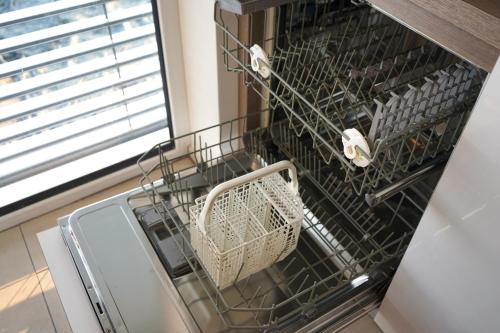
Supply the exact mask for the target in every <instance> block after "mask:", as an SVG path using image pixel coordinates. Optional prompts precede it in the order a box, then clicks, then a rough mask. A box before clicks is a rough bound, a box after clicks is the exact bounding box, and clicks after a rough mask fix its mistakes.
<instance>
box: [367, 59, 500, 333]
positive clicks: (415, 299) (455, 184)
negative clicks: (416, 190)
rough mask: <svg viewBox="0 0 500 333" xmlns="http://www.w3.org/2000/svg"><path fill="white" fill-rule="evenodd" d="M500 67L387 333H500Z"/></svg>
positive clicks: (387, 302)
mask: <svg viewBox="0 0 500 333" xmlns="http://www.w3.org/2000/svg"><path fill="white" fill-rule="evenodd" d="M499 91H500V60H499V61H497V64H496V66H495V68H494V69H493V72H492V73H491V75H490V77H489V79H488V81H487V82H486V84H485V86H484V88H483V91H482V92H481V95H480V96H479V99H478V101H477V103H476V105H475V107H474V110H473V112H472V114H471V116H470V119H469V122H468V123H467V125H466V127H465V129H464V131H463V133H462V136H461V138H460V140H459V142H458V144H457V146H456V148H455V150H454V151H453V154H452V156H451V158H450V160H449V162H448V165H447V166H446V169H445V171H444V173H443V176H442V177H441V179H440V181H439V183H438V185H437V187H436V190H435V192H434V194H433V196H432V198H431V201H430V203H429V205H428V207H427V209H426V211H425V213H424V215H423V217H422V220H421V221H420V224H419V226H418V228H417V231H416V233H415V236H414V237H413V239H412V241H411V243H410V247H409V248H408V250H407V252H406V253H405V256H404V258H403V260H402V262H401V265H400V266H399V268H398V270H397V272H396V275H395V277H394V279H393V281H392V283H391V286H390V287H389V290H388V292H387V294H386V297H385V299H384V301H383V303H382V306H381V308H380V310H379V313H378V314H377V316H376V318H375V320H376V322H377V324H379V326H380V327H381V328H382V329H383V330H384V331H385V332H386V333H389V332H408V333H411V332H426V333H433V332H439V333H447V332H449V333H460V332H464V333H465V332H478V333H481V332H485V333H486V332H500V316H499V314H498V311H499V309H500V288H499V286H498V281H500V255H499V254H500V242H499V238H498V235H500V176H499V170H500V140H498V124H500V109H499V106H500V94H498V92H499Z"/></svg>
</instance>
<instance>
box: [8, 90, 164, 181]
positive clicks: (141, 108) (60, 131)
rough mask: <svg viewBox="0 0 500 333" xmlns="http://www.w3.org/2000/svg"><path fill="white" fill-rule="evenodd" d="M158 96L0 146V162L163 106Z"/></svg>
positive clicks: (161, 99) (162, 101)
mask: <svg viewBox="0 0 500 333" xmlns="http://www.w3.org/2000/svg"><path fill="white" fill-rule="evenodd" d="M158 97H160V96H151V97H150V98H146V99H144V100H142V101H140V104H139V105H136V106H135V108H133V107H131V106H129V107H128V108H125V107H123V106H120V107H118V108H114V109H112V110H110V111H108V112H102V113H99V114H96V115H93V116H90V117H87V118H85V119H83V120H81V121H80V122H75V123H68V124H67V125H66V126H61V127H58V128H56V129H53V130H52V131H46V132H43V133H41V134H38V135H36V136H33V137H28V138H26V139H24V140H21V142H19V143H18V144H16V145H4V146H3V147H2V146H0V163H3V162H5V161H8V160H12V159H15V158H18V157H19V156H23V155H27V154H29V153H33V152H36V151H38V150H40V149H43V148H47V147H50V146H53V145H56V144H59V143H61V142H63V141H67V140H69V139H71V138H74V137H78V136H81V135H82V134H85V133H89V132H92V131H94V130H96V129H99V128H103V127H106V126H108V125H111V124H114V123H115V122H120V121H122V120H125V119H127V118H129V117H130V118H133V117H137V115H139V114H142V113H144V112H146V111H149V110H151V109H154V108H158V107H161V106H164V104H165V102H164V100H163V96H161V98H158ZM4 168H5V166H4ZM0 172H1V171H0Z"/></svg>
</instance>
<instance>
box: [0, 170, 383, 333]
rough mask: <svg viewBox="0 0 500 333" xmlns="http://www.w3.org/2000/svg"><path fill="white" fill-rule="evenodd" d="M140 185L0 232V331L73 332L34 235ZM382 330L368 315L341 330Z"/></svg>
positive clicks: (121, 188) (119, 188)
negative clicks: (57, 221) (70, 214)
mask: <svg viewBox="0 0 500 333" xmlns="http://www.w3.org/2000/svg"><path fill="white" fill-rule="evenodd" d="M138 185H139V179H138V178H134V179H131V180H128V181H126V182H123V183H121V184H118V185H116V186H114V187H111V188H109V189H107V190H105V191H102V192H100V193H98V194H95V195H92V196H90V197H87V198H84V199H82V200H79V201H77V202H74V203H72V204H70V205H67V206H64V207H62V208H60V209H57V210H55V211H52V212H50V213H47V214H44V215H42V216H40V217H37V218H35V219H33V220H30V221H27V222H25V223H23V224H21V225H20V226H16V227H14V228H11V229H8V230H6V231H3V232H0V333H67V332H69V333H70V332H71V328H70V326H69V323H68V321H67V318H66V315H65V313H64V309H63V307H62V305H61V302H60V300H59V296H58V294H57V291H56V289H55V288H54V284H53V281H52V277H51V275H50V272H49V270H48V268H47V263H46V262H45V259H44V257H43V253H42V250H41V248H40V244H39V243H38V239H37V237H36V234H37V233H38V232H40V231H42V230H45V229H48V228H51V227H53V226H55V225H56V219H57V218H58V217H60V216H63V215H66V214H69V213H71V212H72V211H74V210H75V209H77V208H79V207H83V206H86V205H88V204H90V203H92V202H96V201H99V200H102V199H104V198H107V197H109V196H112V195H115V194H118V193H121V192H124V191H126V190H129V189H132V188H134V187H137V186H138ZM380 332H381V331H380V330H379V329H378V328H377V326H376V325H375V323H374V322H373V320H372V319H371V318H370V317H368V316H366V317H364V318H362V319H361V320H359V321H357V322H356V323H354V324H353V325H351V326H350V327H348V328H347V329H345V330H344V331H343V332H342V333H380ZM89 333H91V332H89Z"/></svg>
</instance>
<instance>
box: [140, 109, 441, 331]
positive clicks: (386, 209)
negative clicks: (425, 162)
mask: <svg viewBox="0 0 500 333" xmlns="http://www.w3.org/2000/svg"><path fill="white" fill-rule="evenodd" d="M268 112H269V111H263V112H262V113H259V114H253V115H249V116H247V117H243V118H238V119H235V120H232V121H229V122H225V123H222V124H219V125H216V126H213V127H210V128H207V129H205V130H201V131H197V132H194V133H191V134H188V135H184V136H181V137H177V138H174V139H171V140H169V141H167V142H163V143H160V144H158V145H156V146H155V147H153V148H152V149H151V151H150V152H148V153H146V154H145V155H144V156H143V157H142V158H141V159H140V160H139V162H138V165H139V167H140V168H141V169H142V171H143V174H144V176H143V178H142V180H141V186H142V187H143V189H144V191H145V193H146V194H147V196H148V198H149V199H150V201H151V203H152V204H153V206H154V207H155V209H156V211H157V213H158V214H159V215H160V217H161V218H162V223H163V225H164V226H165V228H166V229H167V230H168V231H169V233H170V234H172V235H173V234H180V235H182V237H179V238H177V237H174V240H175V244H176V245H177V247H178V249H179V251H180V252H181V253H182V254H183V255H184V256H185V257H186V259H187V262H188V264H189V266H190V268H191V270H192V274H193V276H194V277H195V278H196V279H197V280H199V283H200V285H201V286H202V287H203V292H204V295H203V298H205V297H206V298H208V299H209V300H210V304H211V307H212V308H213V309H214V311H216V313H217V315H218V317H219V318H220V320H222V321H223V323H224V325H225V326H226V327H228V328H231V329H248V330H254V331H264V330H265V331H268V332H272V331H295V330H296V329H297V328H298V327H300V326H303V325H304V324H305V323H307V322H310V321H312V320H313V319H316V318H319V317H320V316H321V315H323V314H324V313H326V312H329V313H330V315H329V317H330V316H331V319H334V318H337V319H339V318H343V320H347V319H346V318H351V319H350V320H352V318H353V316H360V315H363V314H365V313H366V312H367V311H370V310H371V309H373V308H374V307H375V306H376V305H377V304H378V302H379V301H380V299H381V297H382V295H383V293H384V290H385V288H386V286H387V284H388V281H389V277H390V276H391V275H392V273H393V270H394V269H395V267H397V263H398V262H399V260H400V258H401V257H402V255H403V253H404V250H405V248H406V246H407V244H408V243H409V241H410V239H411V237H412V235H413V233H414V231H415V228H416V226H417V224H418V221H419V219H420V216H421V214H422V213H423V211H424V208H425V205H426V203H427V200H428V198H429V196H430V193H431V192H432V190H431V189H432V186H427V185H426V184H425V183H422V182H419V183H416V184H414V185H412V186H411V187H409V188H407V189H406V190H405V191H402V192H400V193H398V194H397V195H395V196H393V197H391V198H390V199H388V200H385V201H384V202H383V203H381V204H380V205H379V206H377V207H376V209H374V208H371V207H369V206H368V205H367V203H366V202H365V201H364V200H363V199H362V198H361V197H359V196H358V195H357V194H356V193H355V191H353V189H352V187H351V186H349V184H346V183H345V182H344V181H343V179H342V178H341V177H339V175H338V174H336V173H335V172H334V171H332V170H333V169H332V168H331V167H330V166H329V165H328V164H327V163H326V162H324V161H322V160H321V159H318V152H317V151H316V150H313V149H310V148H311V143H307V142H304V138H301V137H297V136H296V134H295V132H294V131H293V129H290V127H289V126H288V122H287V121H286V120H283V121H280V122H274V123H273V124H272V125H271V126H269V127H263V128H259V129H255V130H246V129H247V123H255V119H261V118H266V117H269V115H268ZM242 129H243V130H242ZM184 140H188V141H189V142H190V143H191V147H192V149H191V150H190V151H189V152H188V153H187V154H185V155H182V156H180V157H176V158H171V159H169V158H167V155H168V151H169V148H170V147H171V146H172V144H173V143H175V142H180V141H184ZM210 142H216V143H212V144H211V143H210ZM153 153H154V154H156V156H157V159H158V160H157V163H156V164H155V165H153V166H152V167H151V168H148V169H146V168H145V166H144V165H145V164H144V161H145V159H146V157H147V156H151V154H153ZM186 158H189V159H191V160H192V161H193V166H192V167H187V168H183V169H181V170H177V169H175V168H176V165H177V162H178V161H180V160H182V159H186ZM283 159H288V160H291V161H293V163H294V165H295V166H296V167H297V170H298V171H299V188H300V194H301V197H302V200H303V202H304V205H305V207H304V213H305V218H304V222H303V225H302V230H301V232H300V236H299V247H298V248H297V249H296V250H294V251H293V252H292V253H291V254H290V255H289V256H288V257H286V258H285V259H283V260H282V261H281V262H276V263H274V264H273V265H272V266H271V267H270V268H267V269H266V270H265V271H264V273H265V274H266V275H267V276H270V277H272V279H271V280H272V284H271V285H270V286H268V287H257V288H250V287H249V286H250V285H252V283H249V282H251V280H252V279H257V278H258V277H256V275H258V274H254V275H251V276H249V277H247V278H245V279H243V280H241V281H238V282H236V283H233V284H232V285H231V286H230V287H228V288H225V289H223V290H220V289H219V288H217V286H216V285H215V283H214V282H213V281H212V280H211V278H210V275H209V274H208V273H207V272H206V271H205V268H204V267H203V266H202V265H200V264H199V263H198V262H199V258H198V257H197V254H196V253H195V252H194V251H193V249H192V247H191V245H190V237H189V222H187V224H185V223H186V222H179V219H176V218H174V215H175V214H176V213H175V212H179V211H182V212H184V213H185V214H189V208H190V207H191V205H193V203H194V200H195V198H196V197H198V196H200V195H203V193H200V192H199V191H197V190H196V189H195V188H193V187H192V185H191V184H190V182H189V177H190V176H193V175H197V176H201V177H202V179H203V180H204V182H206V184H208V189H207V190H209V189H210V188H213V187H214V186H216V185H217V184H219V183H221V182H223V181H225V180H229V179H232V178H234V177H237V176H238V175H241V174H244V173H246V172H249V171H250V170H249V169H250V168H251V167H252V166H255V165H256V164H257V167H261V166H264V165H267V164H268V163H274V162H277V161H279V160H283ZM157 170H160V172H161V182H160V184H159V183H158V182H154V180H155V178H154V177H153V174H154V173H155V172H157ZM283 176H284V177H286V175H283ZM165 186H167V188H168V192H169V193H170V196H171V197H173V198H175V202H176V204H175V205H173V206H172V205H167V204H166V201H165V200H164V199H163V198H164V197H162V195H163V194H162V189H164V188H165ZM186 220H187V221H189V219H186ZM306 253H307V254H306ZM234 294H237V295H238V298H237V299H238V301H234V298H231V297H229V295H234ZM276 294H280V295H283V296H282V297H281V299H280V301H279V302H276V303H274V302H271V301H270V300H271V299H272V298H273V295H276ZM330 311H333V312H330ZM235 315H239V316H241V315H245V316H247V317H248V318H247V320H246V321H245V322H244V323H243V324H242V323H241V322H235V321H234V320H233V318H235ZM339 320H340V319H339ZM293 325H299V326H293Z"/></svg>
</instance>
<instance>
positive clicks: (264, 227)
mask: <svg viewBox="0 0 500 333" xmlns="http://www.w3.org/2000/svg"><path fill="white" fill-rule="evenodd" d="M277 164H280V165H282V168H281V169H283V168H289V170H292V169H293V171H292V174H293V177H294V178H295V180H294V181H292V183H291V184H297V182H296V174H295V169H294V167H293V165H292V164H291V163H290V162H288V161H283V162H279V163H277ZM283 166H285V167H283ZM269 167H271V168H274V169H276V165H274V166H269ZM269 167H268V168H269ZM264 169H265V168H264ZM264 169H261V170H258V171H257V173H258V174H260V175H262V174H263V172H262V171H263V170H264ZM264 171H265V170H264ZM249 175H252V174H249ZM246 179H248V177H247V178H246ZM235 180H238V178H236V179H235ZM291 184H289V183H287V182H286V181H285V179H284V178H283V177H281V176H280V174H279V173H278V172H276V173H272V174H271V175H266V176H260V177H259V176H256V177H255V178H254V179H252V180H247V181H245V182H243V183H241V184H238V185H236V186H231V187H230V188H228V189H227V190H224V191H223V192H221V193H219V194H218V195H217V197H216V198H215V200H214V202H213V205H212V206H211V211H209V212H208V214H207V216H206V218H205V221H204V227H201V226H200V215H201V214H202V211H203V207H204V206H205V205H206V204H207V198H208V197H209V195H208V196H203V197H200V198H197V199H196V200H195V204H194V205H192V206H191V208H190V216H191V244H192V246H193V248H194V250H195V251H196V252H197V253H198V256H199V258H200V259H201V261H202V264H203V265H204V266H205V268H206V270H207V271H208V273H209V274H210V276H211V277H212V279H213V280H214V282H215V284H216V285H217V286H218V287H219V288H221V289H222V288H225V287H227V286H228V285H230V284H232V283H235V282H237V281H239V280H241V279H243V278H245V277H247V276H249V275H251V274H253V273H256V272H258V271H260V270H262V269H264V268H266V267H268V266H270V265H271V264H273V263H274V262H276V261H279V260H282V259H283V258H285V257H286V256H287V255H288V254H290V252H291V251H293V250H294V249H295V247H296V246H297V242H298V239H299V233H300V227H301V224H302V220H303V218H304V212H303V203H302V200H301V199H300V196H299V195H298V191H297V188H292V186H291Z"/></svg>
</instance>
